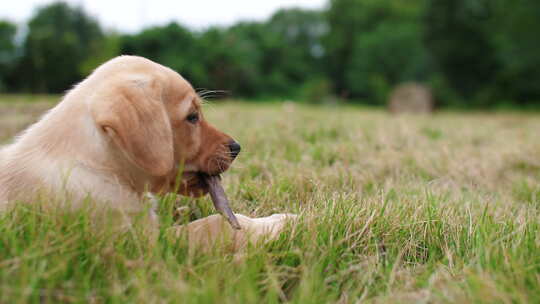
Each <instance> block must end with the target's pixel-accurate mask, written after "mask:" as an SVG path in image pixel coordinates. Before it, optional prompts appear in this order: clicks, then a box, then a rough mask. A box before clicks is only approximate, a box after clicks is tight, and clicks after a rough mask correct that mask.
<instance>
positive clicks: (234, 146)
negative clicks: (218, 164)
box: [228, 140, 242, 159]
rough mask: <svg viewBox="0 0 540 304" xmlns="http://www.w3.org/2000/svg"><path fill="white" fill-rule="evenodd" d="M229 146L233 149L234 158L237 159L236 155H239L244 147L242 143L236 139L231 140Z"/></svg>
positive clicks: (232, 155)
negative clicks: (241, 145)
mask: <svg viewBox="0 0 540 304" xmlns="http://www.w3.org/2000/svg"><path fill="white" fill-rule="evenodd" d="M228 146H229V150H231V157H232V159H235V158H236V156H238V153H240V150H242V147H240V144H239V143H237V142H236V141H234V140H231V141H230V142H229V144H228Z"/></svg>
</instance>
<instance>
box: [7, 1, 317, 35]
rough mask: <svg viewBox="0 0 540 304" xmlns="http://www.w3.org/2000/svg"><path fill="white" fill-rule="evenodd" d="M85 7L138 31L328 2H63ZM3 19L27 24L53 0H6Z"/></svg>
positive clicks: (108, 22) (223, 21)
mask: <svg viewBox="0 0 540 304" xmlns="http://www.w3.org/2000/svg"><path fill="white" fill-rule="evenodd" d="M64 1H65V2H68V3H71V4H74V5H80V6H83V7H84V9H85V11H87V12H88V13H90V15H92V16H94V17H96V18H97V19H98V20H99V21H100V23H101V24H102V25H104V26H105V28H107V29H114V30H118V31H121V32H131V33H132V32H136V31H138V30H140V29H141V28H144V27H147V26H150V25H162V24H166V23H168V22H170V21H176V22H178V23H180V24H184V25H187V26H189V27H191V28H194V29H204V28H207V27H209V26H212V25H231V24H233V23H235V22H237V21H240V20H264V19H266V18H268V17H269V16H270V15H272V13H274V12H275V11H276V10H278V9H279V8H283V7H287V8H288V7H303V8H322V7H324V6H325V5H326V2H327V1H326V0H176V1H175V0H64ZM3 2H4V4H2V5H1V6H2V7H1V8H0V19H8V20H11V21H13V22H17V23H24V22H26V21H27V20H28V19H29V18H30V17H31V16H32V14H33V13H34V12H35V10H36V8H37V7H39V6H43V5H46V4H48V3H51V2H54V1H52V0H11V1H10V0H3Z"/></svg>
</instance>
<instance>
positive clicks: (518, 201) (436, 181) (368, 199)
mask: <svg viewBox="0 0 540 304" xmlns="http://www.w3.org/2000/svg"><path fill="white" fill-rule="evenodd" d="M43 98H44V99H47V98H46V97H43ZM5 99H7V98H5ZM48 106H49V104H48V103H23V104H17V106H14V105H13V103H9V104H7V103H4V104H2V103H0V142H5V141H8V140H9V138H11V137H12V136H13V134H14V133H15V132H17V130H20V129H21V128H23V127H24V126H25V125H27V124H28V123H30V122H31V121H33V120H34V119H36V117H37V114H38V113H40V112H41V111H43V109H45V108H47V107H48ZM205 111H206V116H207V118H208V119H209V120H210V121H211V122H213V123H214V124H215V125H217V126H218V127H220V128H221V129H223V130H225V131H227V132H228V133H229V134H231V135H233V136H234V137H235V138H236V139H237V140H238V141H239V142H240V143H242V147H243V150H242V153H241V154H240V156H239V158H238V159H237V161H236V163H235V165H234V166H233V168H232V169H231V170H230V171H229V173H227V174H226V175H225V177H224V183H225V187H226V191H227V192H228V195H229V197H230V199H231V203H232V206H233V209H235V210H236V211H237V212H240V213H244V214H247V215H251V216H266V215H270V214H272V213H282V212H293V213H299V214H301V215H302V216H301V220H300V222H299V223H298V224H297V225H295V226H293V227H290V228H289V229H288V230H287V231H286V233H284V234H283V236H282V237H281V238H280V239H279V240H276V241H272V242H270V243H268V244H266V245H264V246H253V247H251V248H249V249H248V250H247V251H246V252H245V254H244V255H243V256H242V257H240V258H238V257H237V256H236V257H235V255H234V253H232V252H229V251H227V250H226V249H219V248H217V249H216V250H214V251H212V252H207V253H205V252H200V251H199V252H197V251H193V250H190V249H189V247H188V244H186V242H182V241H180V240H178V241H174V240H170V239H168V238H166V237H161V238H160V239H159V241H158V242H157V243H156V242H151V241H148V240H147V239H146V238H145V237H144V234H142V233H141V232H140V231H139V230H138V229H134V230H133V231H129V232H125V233H122V234H117V233H112V232H111V231H112V230H111V229H109V228H108V227H107V225H100V226H99V227H96V225H93V224H92V220H91V219H90V218H89V216H88V215H87V213H86V212H84V210H82V211H79V212H72V213H68V212H64V211H62V210H58V211H56V212H50V211H47V212H45V211H43V210H41V209H40V208H39V207H37V206H33V205H32V206H20V207H18V208H16V209H15V210H12V211H10V212H9V213H7V214H2V215H0V303H26V302H40V303H44V302H50V303H57V302H66V303H83V302H84V303H167V302H168V303H176V302H178V303H279V302H289V301H290V302H293V303H325V302H339V303H351V302H357V301H359V300H363V301H365V302H368V303H386V302H389V303H407V302H410V303H418V302H424V303H433V302H436V303H439V302H449V303H456V302H458V303H473V302H474V303H480V302H485V303H494V302H501V303H516V302H522V303H525V302H528V303H535V302H536V303H538V302H540V286H539V284H540V248H539V246H540V222H539V220H540V213H539V209H540V117H539V116H538V115H529V114H501V113H497V114H482V113H474V114H463V113H444V112H443V113H439V114H436V115H434V116H400V117H393V116H390V115H388V114H386V113H384V112H382V111H376V110H365V109H359V108H353V107H335V108H326V107H318V108H309V107H306V106H299V105H293V104H246V103H234V102H231V103H226V104H217V103H216V104H209V105H206V108H205ZM183 203H184V204H185V205H186V206H188V207H189V208H190V214H191V217H192V218H196V217H202V216H206V215H208V214H209V213H213V212H214V211H213V209H212V207H211V203H210V201H209V200H208V198H204V199H200V200H189V199H185V200H183ZM168 211H169V209H168V208H165V207H163V208H162V210H161V213H162V215H163V216H162V218H163V227H162V229H163V231H165V229H166V228H167V227H168V226H170V225H171V222H172V215H171V214H170V212H168ZM112 220H114V219H112Z"/></svg>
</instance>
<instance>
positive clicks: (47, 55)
mask: <svg viewBox="0 0 540 304" xmlns="http://www.w3.org/2000/svg"><path fill="white" fill-rule="evenodd" d="M103 39H104V35H103V32H102V30H101V28H100V26H99V25H98V23H97V21H95V20H94V19H93V18H91V17H89V16H88V15H86V13H85V12H83V11H82V9H80V8H75V7H71V6H69V5H67V4H66V3H63V2H58V3H55V4H51V5H49V6H45V7H43V8H42V9H40V10H39V11H38V12H37V14H36V15H35V16H34V17H33V18H32V19H31V20H30V22H29V23H28V34H27V36H26V39H25V41H24V45H23V48H24V55H23V57H22V59H21V61H20V62H19V68H18V70H17V76H16V77H17V79H18V80H19V81H18V85H19V87H20V88H22V89H26V90H30V91H33V92H62V91H65V90H67V89H69V88H70V87H71V86H72V85H73V84H74V83H76V82H77V81H79V80H80V79H81V78H82V77H84V76H85V74H82V73H81V70H80V67H81V65H82V64H83V63H84V62H85V61H86V60H88V59H89V57H90V54H94V53H95V52H96V51H97V50H98V49H100V48H101V47H102V44H103Z"/></svg>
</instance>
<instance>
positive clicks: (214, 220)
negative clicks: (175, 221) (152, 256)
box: [171, 214, 297, 251]
mask: <svg viewBox="0 0 540 304" xmlns="http://www.w3.org/2000/svg"><path fill="white" fill-rule="evenodd" d="M236 217H237V218H238V221H239V223H240V226H241V227H242V229H240V230H236V229H232V227H231V225H229V223H228V222H227V220H226V219H225V218H224V217H223V216H221V215H219V214H214V215H211V216H208V217H205V218H202V219H199V220H196V221H194V222H191V223H189V224H187V225H182V226H176V227H173V228H171V230H172V231H171V232H172V233H173V234H174V235H175V236H176V237H182V236H187V240H188V242H189V244H190V246H194V247H199V248H202V249H203V250H208V249H210V248H212V247H214V246H215V245H225V246H231V247H229V248H232V249H233V250H235V251H237V250H241V249H242V248H245V247H246V245H247V244H248V243H257V242H260V241H268V240H272V239H275V238H277V237H278V236H279V234H280V233H281V232H282V231H283V228H284V227H285V225H286V223H287V222H288V221H290V220H294V219H296V217H297V216H296V215H294V214H274V215H271V216H268V217H262V218H250V217H247V216H245V215H242V214H236Z"/></svg>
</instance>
